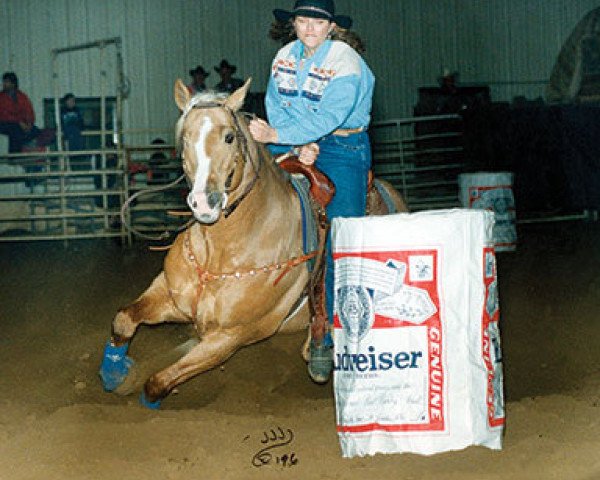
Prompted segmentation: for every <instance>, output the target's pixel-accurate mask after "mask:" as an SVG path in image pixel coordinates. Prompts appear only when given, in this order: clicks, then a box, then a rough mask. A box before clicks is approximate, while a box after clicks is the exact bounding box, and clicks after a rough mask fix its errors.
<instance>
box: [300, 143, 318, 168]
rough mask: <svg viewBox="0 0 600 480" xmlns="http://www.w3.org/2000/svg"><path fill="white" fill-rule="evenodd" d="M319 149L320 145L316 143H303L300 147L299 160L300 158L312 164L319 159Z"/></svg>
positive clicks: (307, 163) (301, 161)
mask: <svg viewBox="0 0 600 480" xmlns="http://www.w3.org/2000/svg"><path fill="white" fill-rule="evenodd" d="M319 151H320V149H319V145H317V144H316V143H307V144H306V145H302V146H301V147H300V154H299V155H298V160H300V163H303V164H304V165H312V164H313V163H315V161H316V160H317V157H318V156H319Z"/></svg>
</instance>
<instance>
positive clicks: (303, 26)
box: [294, 16, 335, 50]
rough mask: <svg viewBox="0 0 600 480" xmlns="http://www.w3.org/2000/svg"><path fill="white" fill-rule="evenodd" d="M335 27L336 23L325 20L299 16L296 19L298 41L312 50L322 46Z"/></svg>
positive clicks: (295, 26)
mask: <svg viewBox="0 0 600 480" xmlns="http://www.w3.org/2000/svg"><path fill="white" fill-rule="evenodd" d="M334 26H335V24H334V23H332V22H330V21H329V20H325V19H323V18H312V17H300V16H298V17H296V18H295V19H294V28H295V29H296V35H297V36H298V39H300V41H301V42H302V43H303V44H304V46H305V47H307V48H310V49H311V50H315V49H317V48H319V47H320V46H321V44H322V43H323V42H324V41H325V40H326V39H327V35H329V32H330V31H331V30H332V29H333V27H334Z"/></svg>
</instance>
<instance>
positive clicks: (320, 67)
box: [265, 40, 375, 145]
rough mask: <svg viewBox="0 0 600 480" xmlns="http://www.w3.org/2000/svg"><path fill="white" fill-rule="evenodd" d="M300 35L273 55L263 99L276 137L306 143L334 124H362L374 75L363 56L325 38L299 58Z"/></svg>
mask: <svg viewBox="0 0 600 480" xmlns="http://www.w3.org/2000/svg"><path fill="white" fill-rule="evenodd" d="M303 48H304V46H303V44H302V42H300V41H299V40H296V41H294V42H291V43H289V44H287V45H286V46H285V47H283V48H282V49H281V50H279V52H278V53H277V55H276V56H275V59H274V60H273V64H272V67H271V77H270V79H269V85H268V88H267V94H266V99H265V104H266V108H267V115H268V117H269V123H270V125H271V126H272V127H273V128H275V130H277V135H278V139H279V140H278V143H279V144H284V145H304V144H306V143H310V142H315V141H317V140H319V139H320V138H322V137H324V136H326V135H328V134H330V133H332V132H333V131H334V130H337V129H338V128H344V129H355V128H366V127H367V126H368V125H369V121H370V120H371V105H372V101H373V87H374V85H375V77H374V76H373V73H372V72H371V70H370V69H369V67H368V66H367V64H366V63H365V61H364V60H363V59H362V57H361V56H360V55H359V54H358V53H357V52H356V51H355V50H354V49H353V48H352V47H350V46H349V45H347V44H346V43H344V42H341V41H331V40H326V41H325V42H323V44H322V45H321V46H320V47H319V48H318V49H317V51H316V52H315V53H314V55H313V56H312V57H310V58H306V59H303V58H302V54H303Z"/></svg>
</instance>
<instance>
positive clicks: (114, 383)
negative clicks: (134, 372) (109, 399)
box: [98, 342, 133, 392]
mask: <svg viewBox="0 0 600 480" xmlns="http://www.w3.org/2000/svg"><path fill="white" fill-rule="evenodd" d="M128 348H129V345H123V346H121V347H115V346H114V345H112V344H111V343H110V342H107V343H106V347H104V355H103V356H102V364H101V365H100V372H98V373H99V375H100V378H101V379H102V385H103V387H104V390H106V391H107V392H112V391H113V390H115V389H116V388H117V387H118V386H119V385H121V384H122V383H123V382H124V381H125V378H126V377H127V374H128V373H129V369H130V368H131V367H132V365H133V360H132V359H131V358H129V357H128V356H127V349H128Z"/></svg>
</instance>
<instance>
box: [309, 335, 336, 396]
mask: <svg viewBox="0 0 600 480" xmlns="http://www.w3.org/2000/svg"><path fill="white" fill-rule="evenodd" d="M332 369H333V348H332V347H329V346H325V345H319V346H317V345H314V344H313V343H312V342H311V343H310V358H309V359H308V374H309V375H310V378H311V379H312V380H313V382H315V383H318V384H319V385H322V384H324V383H327V381H328V380H329V377H330V376H331V370H332Z"/></svg>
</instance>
